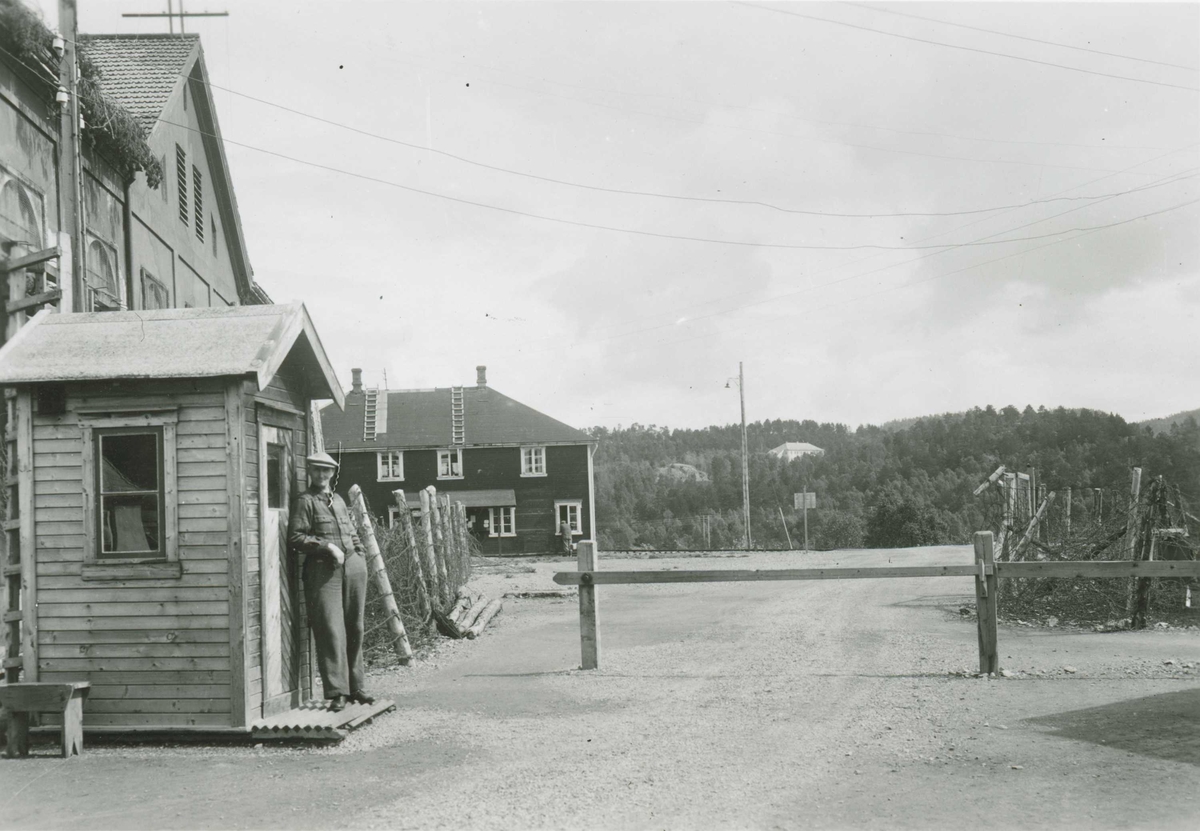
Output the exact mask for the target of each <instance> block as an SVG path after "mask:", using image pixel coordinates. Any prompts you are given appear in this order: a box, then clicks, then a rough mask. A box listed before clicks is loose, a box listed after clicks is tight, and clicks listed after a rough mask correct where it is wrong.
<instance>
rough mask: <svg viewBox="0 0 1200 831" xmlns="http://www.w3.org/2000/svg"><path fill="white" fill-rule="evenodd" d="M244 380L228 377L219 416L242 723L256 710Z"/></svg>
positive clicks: (237, 710) (236, 715)
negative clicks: (250, 680)
mask: <svg viewBox="0 0 1200 831" xmlns="http://www.w3.org/2000/svg"><path fill="white" fill-rule="evenodd" d="M244 386H245V382H242V381H230V382H229V383H227V384H226V386H225V406H224V407H223V408H222V417H223V418H224V421H225V431H226V433H225V443H226V447H227V448H228V454H227V456H226V459H225V464H224V466H223V469H222V473H223V474H224V475H225V477H226V488H227V492H228V494H229V531H228V538H229V588H228V600H227V601H226V607H227V609H226V611H227V613H228V614H229V650H230V651H229V656H230V657H229V669H230V672H231V674H232V679H233V694H232V696H231V699H230V701H231V704H232V706H231V708H230V723H231V724H233V725H234V726H235V727H243V726H246V725H248V724H249V723H250V721H252V720H253V717H254V716H256V715H257V713H253V712H252V711H250V710H249V699H250V695H249V690H248V689H247V687H246V665H247V656H246V623H247V618H248V614H249V613H248V611H247V609H246V592H245V587H246V561H245V558H244V556H243V551H244V547H245V545H246V535H245V528H244V526H243V523H242V505H243V499H244V496H243V495H244V494H245V492H246V487H247V486H246V476H245V471H244V467H243V466H244V465H245V462H246V455H247V453H248V452H250V451H249V447H250V446H251V443H250V442H247V441H246V439H245V430H244V428H243V426H242V423H243V420H244V419H245V417H246V411H245V407H244V405H243V403H242V390H243V388H244Z"/></svg>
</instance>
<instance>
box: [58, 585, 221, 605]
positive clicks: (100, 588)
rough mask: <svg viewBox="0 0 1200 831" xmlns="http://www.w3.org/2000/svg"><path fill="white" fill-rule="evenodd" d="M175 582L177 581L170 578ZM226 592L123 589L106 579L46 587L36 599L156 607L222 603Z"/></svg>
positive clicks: (177, 587)
mask: <svg viewBox="0 0 1200 831" xmlns="http://www.w3.org/2000/svg"><path fill="white" fill-rule="evenodd" d="M173 582H178V581H173ZM228 597H229V594H228V591H227V590H226V589H225V587H224V586H221V587H213V586H180V585H175V586H172V587H171V588H167V589H150V588H144V587H142V586H138V587H137V588H132V589H124V588H112V587H110V586H109V585H108V584H106V583H89V584H88V587H87V588H84V589H46V590H43V591H42V592H41V594H40V598H39V599H40V602H41V603H43V604H47V605H53V604H59V603H74V604H79V605H80V606H87V605H94V606H108V605H112V604H114V603H142V604H143V605H145V606H146V607H148V608H149V607H156V606H158V605H159V604H160V603H193V602H198V601H199V602H204V601H214V602H221V603H224V602H226V600H227V599H228Z"/></svg>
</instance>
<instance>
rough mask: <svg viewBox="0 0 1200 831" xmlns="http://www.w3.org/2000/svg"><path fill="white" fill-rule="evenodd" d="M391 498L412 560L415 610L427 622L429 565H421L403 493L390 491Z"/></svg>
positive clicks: (420, 550)
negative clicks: (394, 502) (415, 599)
mask: <svg viewBox="0 0 1200 831" xmlns="http://www.w3.org/2000/svg"><path fill="white" fill-rule="evenodd" d="M392 498H393V499H394V500H396V507H397V508H398V509H399V510H398V511H397V513H398V517H399V520H400V528H401V530H402V531H403V533H404V541H405V542H406V543H408V552H409V556H410V557H411V558H412V562H411V563H410V565H411V566H412V570H413V576H414V577H415V578H416V579H415V580H414V581H413V582H414V584H415V585H414V591H416V593H417V608H418V610H419V611H420V612H421V620H422V621H425V622H428V621H429V617H430V614H431V611H430V610H431V609H432V608H433V607H432V606H431V605H430V603H429V583H428V577H427V575H428V573H429V572H428V568H429V566H430V565H431V564H430V563H426V564H424V565H422V562H421V560H422V557H421V552H422V551H423V549H422V547H421V546H419V545H417V533H416V531H415V530H414V529H413V521H412V512H411V511H409V509H408V500H407V499H406V498H405V496H404V491H402V490H394V491H392Z"/></svg>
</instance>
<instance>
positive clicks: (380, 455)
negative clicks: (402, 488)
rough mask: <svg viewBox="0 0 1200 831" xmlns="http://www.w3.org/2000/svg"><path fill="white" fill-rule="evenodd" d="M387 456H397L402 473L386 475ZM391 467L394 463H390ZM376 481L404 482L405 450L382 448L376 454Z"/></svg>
mask: <svg viewBox="0 0 1200 831" xmlns="http://www.w3.org/2000/svg"><path fill="white" fill-rule="evenodd" d="M385 456H389V457H390V456H395V457H396V459H397V461H398V465H397V466H398V467H399V469H400V473H399V474H396V475H391V474H388V475H384V463H383V459H384V457H385ZM388 467H389V468H391V467H392V465H388ZM375 481H376V482H403V481H404V451H403V450H380V451H378V452H377V453H376V454H375Z"/></svg>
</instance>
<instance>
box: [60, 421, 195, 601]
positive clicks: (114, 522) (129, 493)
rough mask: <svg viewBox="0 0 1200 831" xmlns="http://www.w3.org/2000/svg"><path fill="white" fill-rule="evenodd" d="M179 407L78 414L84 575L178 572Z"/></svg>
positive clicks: (112, 577) (103, 577)
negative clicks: (84, 486)
mask: <svg viewBox="0 0 1200 831" xmlns="http://www.w3.org/2000/svg"><path fill="white" fill-rule="evenodd" d="M178 418H179V416H178V413H177V412H175V411H157V412H151V413H143V414H129V415H122V414H110V413H104V414H99V413H97V414H95V415H91V414H88V413H86V412H81V413H80V414H79V423H80V428H81V430H82V433H83V479H84V482H86V483H89V487H88V488H87V491H86V493H87V498H86V499H85V500H84V505H83V512H84V525H83V527H84V564H83V574H82V576H83V579H84V580H121V579H136V578H139V577H145V578H157V579H161V578H164V577H179V576H180V573H181V572H180V569H179V545H178V538H179V534H178V533H177V532H178V528H177V527H176V526H177V524H178V514H179V511H178V499H177V494H176V490H177V488H176V482H175V424H176V422H177V421H178Z"/></svg>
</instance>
